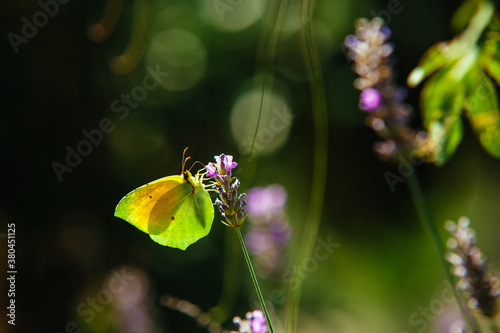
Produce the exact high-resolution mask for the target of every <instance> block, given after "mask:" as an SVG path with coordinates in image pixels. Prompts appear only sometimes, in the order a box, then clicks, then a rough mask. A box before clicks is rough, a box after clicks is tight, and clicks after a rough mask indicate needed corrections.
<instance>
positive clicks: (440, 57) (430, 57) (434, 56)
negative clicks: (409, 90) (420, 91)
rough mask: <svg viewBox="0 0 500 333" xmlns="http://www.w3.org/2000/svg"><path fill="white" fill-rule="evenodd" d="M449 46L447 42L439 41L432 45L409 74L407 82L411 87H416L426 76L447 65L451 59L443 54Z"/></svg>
mask: <svg viewBox="0 0 500 333" xmlns="http://www.w3.org/2000/svg"><path fill="white" fill-rule="evenodd" d="M446 48H447V43H446V42H439V43H436V44H434V45H432V46H431V47H430V48H429V49H428V50H427V51H425V53H424V55H423V56H422V58H421V59H420V61H419V62H418V66H417V67H416V68H415V69H413V70H412V71H411V73H410V75H408V79H407V84H408V86H409V87H416V86H417V85H419V84H420V82H422V81H423V80H424V79H425V78H426V77H428V76H429V75H431V74H432V73H434V72H435V71H437V70H438V69H439V68H441V67H443V66H445V65H446V64H447V63H448V62H449V61H450V60H449V59H448V58H447V57H446V56H445V55H444V54H443V51H444V50H445V49H446Z"/></svg>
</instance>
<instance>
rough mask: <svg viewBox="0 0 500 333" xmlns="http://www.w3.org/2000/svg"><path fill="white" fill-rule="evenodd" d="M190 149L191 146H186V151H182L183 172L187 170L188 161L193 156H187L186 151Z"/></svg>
mask: <svg viewBox="0 0 500 333" xmlns="http://www.w3.org/2000/svg"><path fill="white" fill-rule="evenodd" d="M188 149H189V147H186V148H185V149H184V152H183V153H182V173H184V171H185V170H186V162H187V161H188V160H189V159H190V158H191V157H190V156H188V157H186V152H187V150H188Z"/></svg>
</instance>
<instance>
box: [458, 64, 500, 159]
mask: <svg viewBox="0 0 500 333" xmlns="http://www.w3.org/2000/svg"><path fill="white" fill-rule="evenodd" d="M466 84H467V89H468V97H467V99H466V102H465V103H464V109H465V112H466V114H467V116H468V117H469V121H470V123H471V125H472V127H473V129H474V131H475V132H476V134H477V136H478V137H479V140H480V142H481V145H482V146H483V148H484V149H485V150H486V151H487V152H488V153H490V154H491V155H493V156H494V157H496V158H500V115H499V110H498V99H497V93H496V90H495V87H494V85H493V83H492V82H491V80H490V78H489V77H488V76H487V75H486V74H485V73H484V72H483V71H482V70H481V69H480V68H479V67H477V69H476V70H474V71H471V72H469V74H468V75H467V78H466Z"/></svg>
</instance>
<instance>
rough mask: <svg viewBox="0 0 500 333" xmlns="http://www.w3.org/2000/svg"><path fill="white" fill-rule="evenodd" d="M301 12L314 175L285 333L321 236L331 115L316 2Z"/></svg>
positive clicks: (290, 332) (305, 1)
mask: <svg viewBox="0 0 500 333" xmlns="http://www.w3.org/2000/svg"><path fill="white" fill-rule="evenodd" d="M301 11H302V15H301V16H302V29H301V41H302V53H303V56H304V62H305V66H306V69H307V74H308V81H309V88H310V93H311V102H312V113H313V126H314V152H313V175H312V181H311V196H310V202H309V210H308V215H307V222H306V225H305V227H304V236H303V237H302V242H301V244H300V249H299V253H298V255H297V260H296V264H295V269H294V271H293V277H294V282H295V283H294V284H293V287H292V286H291V287H290V288H289V290H288V299H287V304H286V318H285V331H286V332H287V333H295V332H296V331H297V317H298V312H299V303H300V295H301V292H302V286H303V284H304V280H303V278H301V277H299V274H297V267H300V266H301V265H302V264H303V263H304V261H305V260H307V258H308V257H310V256H311V253H312V251H313V249H314V243H315V241H316V236H317V235H318V230H319V224H320V221H321V213H322V210H323V201H324V194H325V186H326V185H325V184H326V174H327V156H328V147H327V146H328V115H327V110H326V98H325V90H324V86H323V78H322V75H321V65H320V61H319V56H318V52H317V48H316V43H315V40H314V33H313V27H312V21H313V17H312V16H313V11H314V0H302V2H301Z"/></svg>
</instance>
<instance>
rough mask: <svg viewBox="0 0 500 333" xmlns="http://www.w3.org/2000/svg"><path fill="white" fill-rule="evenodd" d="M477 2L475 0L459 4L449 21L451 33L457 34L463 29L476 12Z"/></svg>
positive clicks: (467, 0)
mask: <svg viewBox="0 0 500 333" xmlns="http://www.w3.org/2000/svg"><path fill="white" fill-rule="evenodd" d="M477 2H478V1H477V0H466V1H464V2H462V3H461V4H460V6H459V7H458V9H457V10H456V11H455V13H454V14H453V17H452V18H451V21H450V27H451V29H452V30H453V31H455V32H459V31H462V30H463V29H465V27H466V26H467V24H468V23H469V21H470V19H471V18H472V15H473V14H474V12H475V11H476V7H477Z"/></svg>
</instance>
